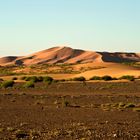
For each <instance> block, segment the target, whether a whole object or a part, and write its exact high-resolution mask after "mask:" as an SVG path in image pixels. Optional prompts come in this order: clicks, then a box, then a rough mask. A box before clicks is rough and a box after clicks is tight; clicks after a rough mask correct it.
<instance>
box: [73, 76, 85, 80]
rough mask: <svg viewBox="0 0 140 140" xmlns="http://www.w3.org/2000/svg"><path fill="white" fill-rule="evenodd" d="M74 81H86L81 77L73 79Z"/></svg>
mask: <svg viewBox="0 0 140 140" xmlns="http://www.w3.org/2000/svg"><path fill="white" fill-rule="evenodd" d="M73 80H74V81H86V78H85V77H83V76H80V77H75V78H73Z"/></svg>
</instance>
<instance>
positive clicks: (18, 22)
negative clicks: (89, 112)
mask: <svg viewBox="0 0 140 140" xmlns="http://www.w3.org/2000/svg"><path fill="white" fill-rule="evenodd" d="M139 7H140V0H0V56H4V55H26V54H30V53H33V52H35V51H39V50H44V49H47V48H49V47H53V46H57V45H65V46H70V47H72V48H79V49H86V50H94V51H128V52H140V8H139Z"/></svg>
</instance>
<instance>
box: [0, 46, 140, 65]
mask: <svg viewBox="0 0 140 140" xmlns="http://www.w3.org/2000/svg"><path fill="white" fill-rule="evenodd" d="M89 62H95V63H97V62H99V63H101V62H112V63H122V62H140V53H125V52H114V53H109V52H94V51H85V50H80V49H72V48H70V47H66V46H57V47H53V48H49V49H46V50H43V51H39V52H36V53H33V54H31V55H27V56H23V57H16V56H8V57H2V58H0V65H9V64H17V65H33V64H57V63H68V64H70V63H71V64H76V63H89Z"/></svg>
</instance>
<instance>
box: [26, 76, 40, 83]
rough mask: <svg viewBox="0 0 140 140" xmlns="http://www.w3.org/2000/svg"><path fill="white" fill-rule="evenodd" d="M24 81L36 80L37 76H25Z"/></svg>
mask: <svg viewBox="0 0 140 140" xmlns="http://www.w3.org/2000/svg"><path fill="white" fill-rule="evenodd" d="M25 81H33V82H38V78H37V77H36V76H31V77H26V78H25Z"/></svg>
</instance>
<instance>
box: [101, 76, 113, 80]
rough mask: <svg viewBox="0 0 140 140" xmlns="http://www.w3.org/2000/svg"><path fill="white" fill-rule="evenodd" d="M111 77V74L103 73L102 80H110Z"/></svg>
mask: <svg viewBox="0 0 140 140" xmlns="http://www.w3.org/2000/svg"><path fill="white" fill-rule="evenodd" d="M112 79H113V78H112V77H111V76H109V75H105V76H103V77H102V80H105V81H110V80H112Z"/></svg>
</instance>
